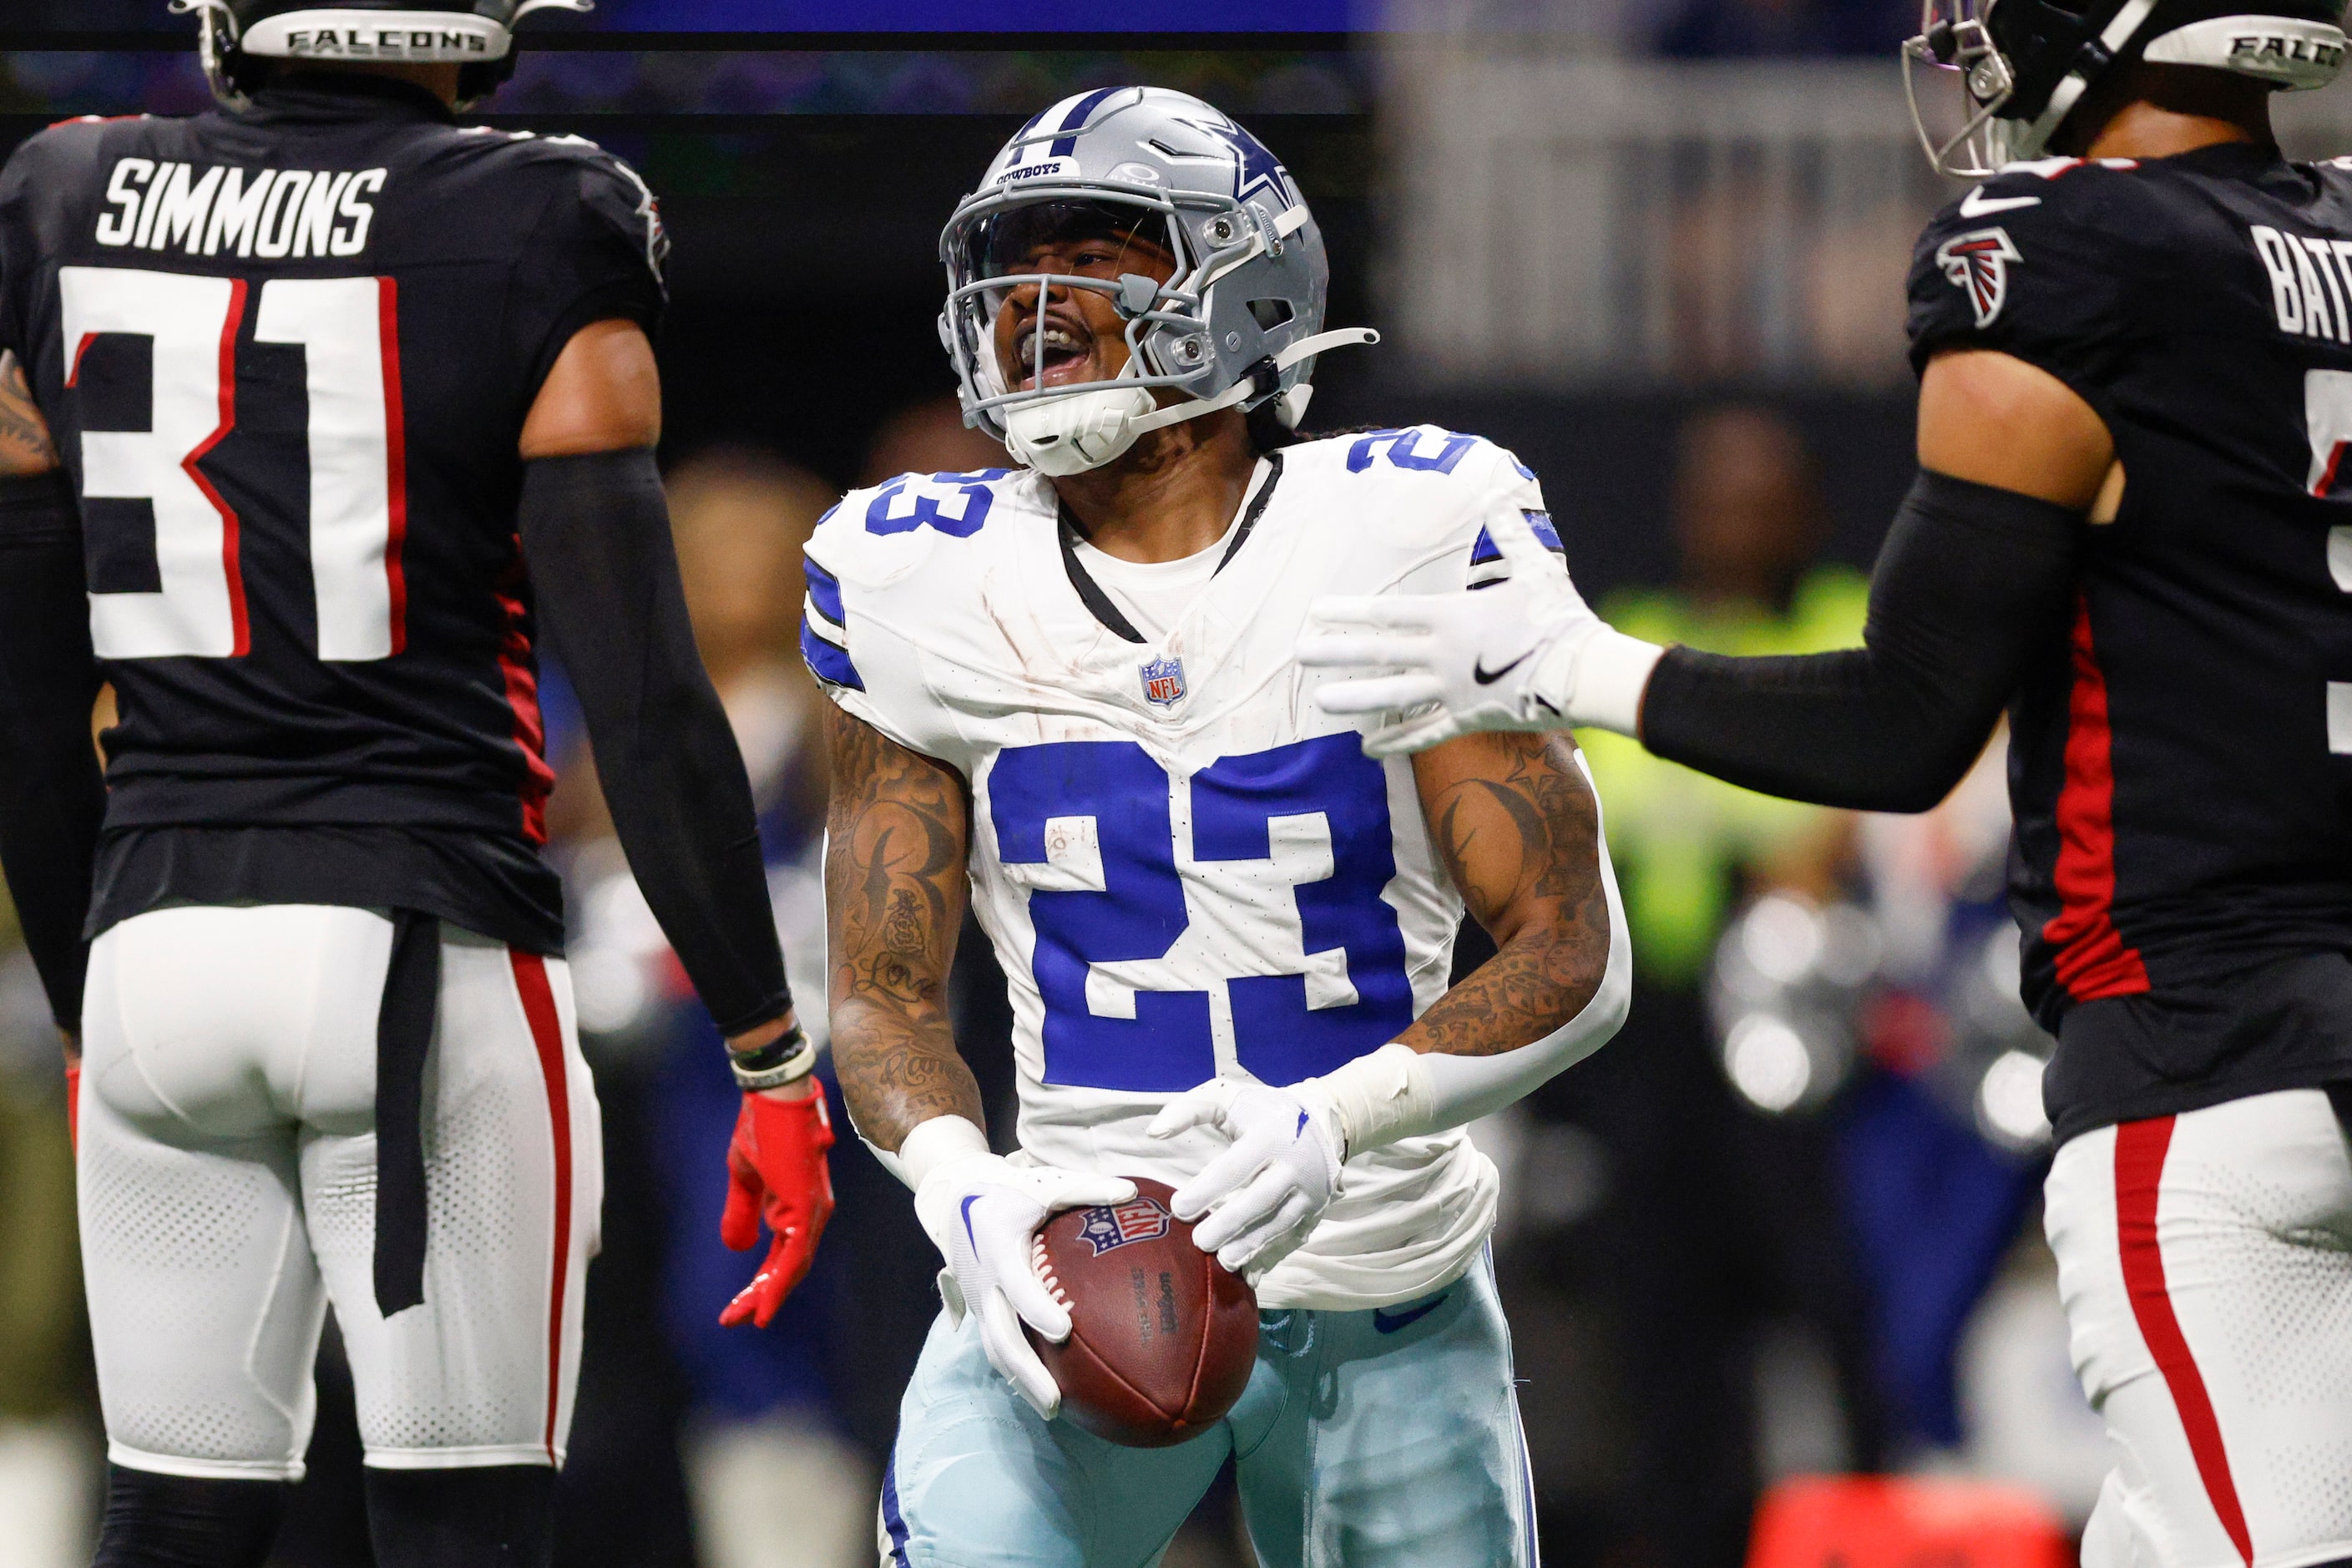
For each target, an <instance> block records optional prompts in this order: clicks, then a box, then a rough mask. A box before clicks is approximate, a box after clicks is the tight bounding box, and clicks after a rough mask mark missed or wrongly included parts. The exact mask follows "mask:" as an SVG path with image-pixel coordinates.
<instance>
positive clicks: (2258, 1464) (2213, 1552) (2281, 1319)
mask: <svg viewBox="0 0 2352 1568" xmlns="http://www.w3.org/2000/svg"><path fill="white" fill-rule="evenodd" d="M2045 1192H2046V1194H2047V1209H2046V1215H2047V1223H2048V1227H2049V1233H2050V1246H2051V1248H2052V1249H2053V1251H2054V1252H2055V1253H2056V1254H2057V1256H2058V1286H2059V1292H2060V1294H2061V1295H2062V1296H2063V1298H2064V1300H2065V1303H2066V1321H2067V1323H2068V1325H2069V1327H2070V1329H2071V1331H2072V1337H2073V1342H2074V1371H2075V1373H2076V1374H2077V1375H2078V1376H2079V1377H2080V1378H2081V1379H2082V1382H2083V1389H2084V1393H2086V1394H2089V1395H2090V1398H2091V1403H2092V1405H2094V1406H2095V1407H2096V1408H2097V1409H2098V1411H2099V1413H2100V1415H2102V1416H2103V1417H2105V1421H2106V1426H2107V1435H2108V1437H2109V1440H2110V1442H2111V1443H2112V1445H2113V1447H2114V1450H2115V1458H2116V1468H2115V1469H2114V1470H2113V1471H2112V1472H2110V1473H2109V1475H2108V1477H2107V1479H2106V1484H2105V1489H2103V1490H2102V1491H2101V1493H2100V1496H2099V1502H2098V1507H2097V1508H2096V1509H2095V1510H2094V1511H2093V1513H2092V1516H2091V1523H2090V1527H2089V1529H2088V1530H2087V1531H2085V1532H2084V1538H2083V1563H2084V1568H2302V1565H2305V1564H2312V1563H2331V1562H2334V1561H2336V1560H2337V1559H2339V1558H2352V1155H2347V1135H2346V1131H2345V1129H2344V1127H2343V1126H2342V1125H2340V1124H2339V1123H2338V1121H2336V1116H2335V1114H2334V1111H2333V1110H2332V1108H2331V1106H2330V1105H2329V1102H2328V1097H2327V1096H2326V1094H2325V1093H2324V1092H2322V1091H2321V1090H2318V1089H2292V1090H2287V1091H2284V1092H2281V1093H2276V1094H2261V1095H2252V1096H2249V1097H2248V1098H2246V1099H2243V1100H2231V1101H2228V1102H2227V1103H2225V1104H2221V1105H2216V1106H2211V1107H2209V1108H2208V1109H2206V1110H2192V1111H2185V1112H2183V1113H2181V1114H2180V1115H2178V1116H2167V1117H2158V1118H2154V1119H2151V1120H2148V1121H2127V1122H2125V1123H2124V1124H2122V1125H2121V1126H2119V1127H2105V1128H2101V1129H2100V1130H2098V1131H2095V1132H2086V1133H2084V1134H2083V1135H2082V1136H2081V1137H2078V1138H2074V1139H2072V1140H2070V1141H2069V1142H2067V1143H2066V1144H2065V1146H2064V1147H2063V1148H2062V1149H2060V1150H2059V1151H2058V1155H2057V1159H2056V1162H2055V1163H2053V1166H2052V1168H2051V1172H2050V1179H2049V1182H2048V1184H2047V1186H2046V1188H2045Z"/></svg>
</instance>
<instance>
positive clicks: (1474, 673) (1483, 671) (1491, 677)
mask: <svg viewBox="0 0 2352 1568" xmlns="http://www.w3.org/2000/svg"><path fill="white" fill-rule="evenodd" d="M1534 652H1535V649H1533V648H1529V649H1528V651H1527V653H1523V654H1521V655H1519V657H1518V658H1515V659H1513V660H1511V662H1510V663H1508V664H1507V665H1505V666H1503V668H1500V669H1488V668H1486V660H1485V659H1483V658H1481V659H1477V660H1475V661H1473V663H1472V664H1471V666H1470V679H1473V680H1475V681H1476V682H1477V683H1478V684H1479V685H1481V686H1492V685H1494V684H1495V682H1496V681H1498V680H1500V679H1503V677H1505V676H1507V675H1508V674H1510V673H1511V671H1513V670H1515V669H1517V668H1519V666H1521V665H1523V664H1525V663H1527V662H1528V654H1532V653H1534Z"/></svg>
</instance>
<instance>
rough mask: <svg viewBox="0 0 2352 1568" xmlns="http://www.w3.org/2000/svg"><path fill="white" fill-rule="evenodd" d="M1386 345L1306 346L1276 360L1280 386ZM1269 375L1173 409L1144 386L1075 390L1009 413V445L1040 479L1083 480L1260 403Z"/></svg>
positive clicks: (1307, 341) (1350, 331) (1365, 336)
mask: <svg viewBox="0 0 2352 1568" xmlns="http://www.w3.org/2000/svg"><path fill="white" fill-rule="evenodd" d="M1380 341H1381V335H1380V333H1378V332H1376V331H1373V330H1372V329H1371V328H1370V327H1340V328H1337V329H1335V330H1334V331H1328V332H1318V333H1316V334H1315V335H1314V336H1313V337H1310V338H1301V339H1300V340H1299V341H1298V342H1295V343H1293V344H1291V345H1290V346H1289V347H1288V348H1286V349H1285V350H1283V351H1282V352H1281V353H1278V354H1275V355H1272V356H1270V358H1271V363H1272V365H1273V370H1274V376H1275V378H1276V380H1277V381H1279V379H1280V377H1281V375H1282V373H1283V372H1284V371H1286V370H1288V369H1289V368H1290V367H1291V366H1293V365H1295V364H1297V363H1300V362H1301V361H1303V360H1309V359H1312V358H1314V357H1315V356H1316V355H1317V354H1319V353H1327V352H1328V351H1329V350H1332V349H1338V348H1352V347H1355V346H1358V345H1363V346H1367V347H1369V346H1370V345H1371V344H1373V343H1377V342H1380ZM1264 374H1265V362H1261V363H1260V365H1259V366H1258V368H1257V369H1256V370H1255V372H1253V373H1252V374H1248V375H1244V376H1243V377H1242V378H1241V379H1240V380H1239V381H1237V382H1235V383H1234V384H1233V385H1231V386H1229V387H1227V388H1225V390H1224V391H1223V392H1221V393H1219V394H1217V395H1216V396H1214V397H1196V398H1189V399H1187V400H1186V401H1184V402H1182V403H1178V404H1174V405H1171V406H1169V407H1166V408H1160V407H1157V406H1156V405H1154V404H1153V403H1152V400H1151V395H1150V393H1149V392H1146V391H1145V390H1144V389H1143V388H1142V387H1139V386H1119V385H1118V384H1116V383H1113V384H1108V385H1103V386H1095V387H1088V388H1087V389H1086V390H1085V391H1075V390H1074V391H1071V392H1069V393H1066V394H1064V395H1061V396H1058V397H1053V398H1046V399H1041V400H1040V401H1038V402H1035V403H1031V404H1025V405H1022V406H1020V407H1016V408H1009V409H1007V410H1005V413H1004V444H1005V446H1006V447H1008V448H1009V449H1010V450H1011V451H1012V453H1013V456H1014V457H1016V458H1020V459H1021V460H1022V461H1023V462H1024V463H1026V464H1028V465H1029V466H1030V467H1031V468H1034V469H1036V470H1037V471H1038V472H1039V473H1041V474H1048V475H1053V476H1055V477H1060V476H1064V475H1068V474H1083V473H1085V472H1087V470H1089V469H1092V468H1101V467H1102V466H1103V465H1104V464H1106V463H1109V462H1113V461H1116V460H1117V459H1118V458H1119V457H1121V456H1122V455H1124V454H1125V453H1126V451H1127V449H1128V448H1129V447H1132V446H1134V445H1135V443H1136V439H1137V438H1138V437H1140V436H1142V435H1143V434H1144V433H1145V432H1147V431H1150V430H1164V429H1166V428H1167V427H1168V426H1171V425H1181V424H1183V423H1184V422H1185V421H1187V420H1190V419H1198V418H1200V417H1201V416H1203V415H1206V414H1215V413H1219V412H1221V411H1223V410H1224V409H1227V408H1232V407H1234V406H1235V405H1239V404H1243V403H1246V402H1248V401H1249V400H1250V399H1251V398H1252V397H1255V396H1258V395H1262V394H1261V389H1260V387H1259V385H1258V381H1259V378H1260V377H1261V376H1263V375H1264ZM1266 390H1271V389H1270V388H1269V389H1266ZM1294 406H1295V407H1296V408H1297V409H1299V410H1301V411H1303V410H1304V408H1305V406H1306V403H1305V399H1303V398H1300V399H1297V400H1296V402H1295V404H1294Z"/></svg>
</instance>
